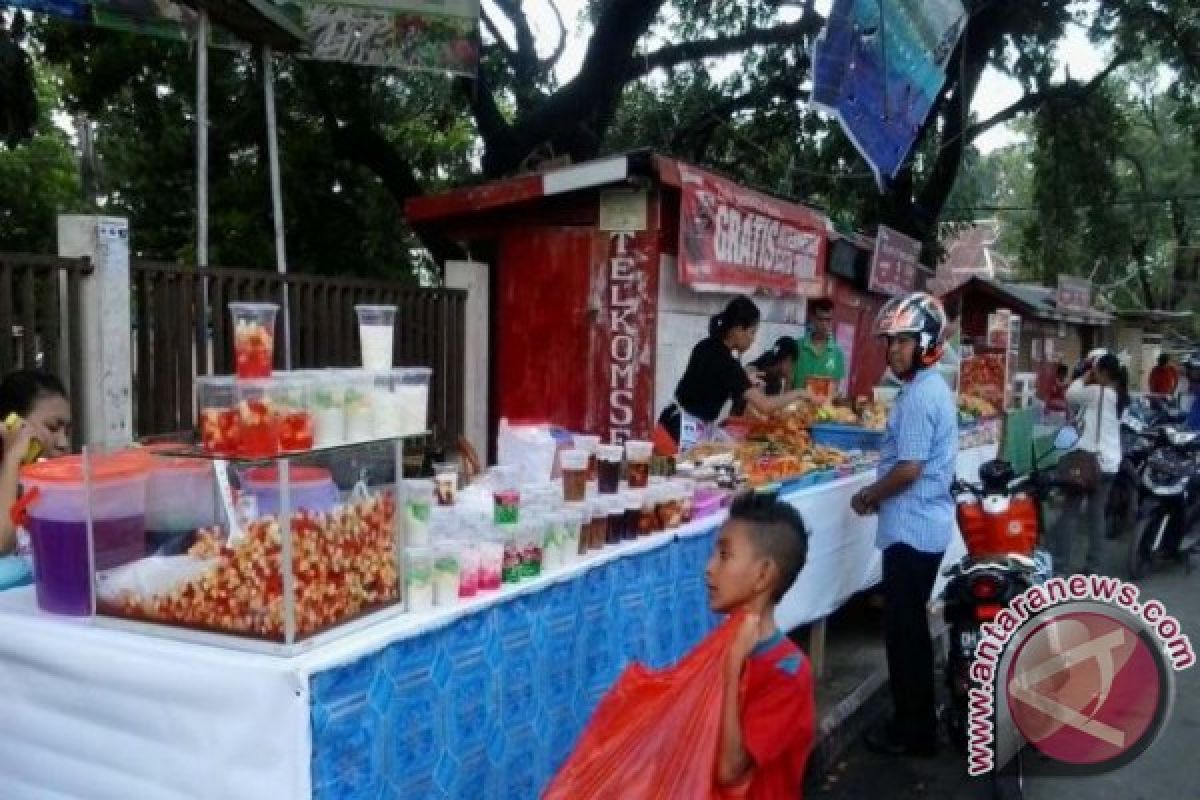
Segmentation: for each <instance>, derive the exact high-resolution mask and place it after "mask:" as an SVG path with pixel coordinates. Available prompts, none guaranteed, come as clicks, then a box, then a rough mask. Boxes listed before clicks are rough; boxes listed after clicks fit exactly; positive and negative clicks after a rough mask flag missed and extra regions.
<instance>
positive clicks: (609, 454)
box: [596, 444, 625, 494]
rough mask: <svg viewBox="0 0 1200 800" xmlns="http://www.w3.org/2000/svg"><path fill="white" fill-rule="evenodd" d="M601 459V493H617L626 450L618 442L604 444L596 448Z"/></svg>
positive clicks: (599, 467) (599, 466)
mask: <svg viewBox="0 0 1200 800" xmlns="http://www.w3.org/2000/svg"><path fill="white" fill-rule="evenodd" d="M596 456H597V458H598V460H599V464H598V469H599V481H600V485H599V490H600V494H616V493H617V487H618V485H619V484H620V482H621V461H622V459H624V457H625V450H624V448H622V447H621V446H620V445H618V444H602V445H600V446H599V447H598V448H596Z"/></svg>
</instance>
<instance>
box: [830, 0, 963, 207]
mask: <svg viewBox="0 0 1200 800" xmlns="http://www.w3.org/2000/svg"><path fill="white" fill-rule="evenodd" d="M966 24H967V12H966V10H965V9H964V8H963V5H962V2H961V0H922V1H921V2H920V3H913V2H906V1H905V0H834V4H833V9H832V11H831V12H830V14H829V18H828V21H827V22H826V25H825V30H824V31H822V33H821V36H820V37H819V38H818V40H817V45H816V54H815V58H814V59H813V93H812V98H813V103H814V104H815V105H816V106H818V107H819V108H821V109H823V110H825V111H828V112H829V113H831V114H833V115H834V116H836V117H837V118H838V120H839V121H840V122H841V124H842V129H843V130H845V132H846V135H847V136H849V137H850V139H851V141H853V142H854V146H855V147H857V148H858V151H859V152H860V153H862V156H863V158H865V159H866V160H867V163H868V164H870V166H871V169H872V171H873V172H874V173H875V180H876V182H877V183H878V184H879V187H880V190H881V191H882V190H883V189H884V188H885V187H886V185H887V182H888V181H889V180H890V179H891V178H893V177H894V176H895V174H896V172H897V171H898V170H899V169H900V167H901V165H902V164H903V163H904V161H905V159H906V158H907V157H908V154H909V151H910V150H912V147H913V145H914V144H915V143H916V140H917V135H918V134H919V133H920V131H921V128H922V126H923V125H924V124H925V120H926V118H927V117H928V116H929V112H930V110H931V109H932V108H933V105H934V102H935V101H936V100H937V95H938V92H940V91H941V89H942V86H943V85H945V82H946V66H947V61H948V60H949V58H950V54H951V53H952V52H953V51H954V48H955V46H956V45H957V44H958V40H959V38H960V37H961V36H962V32H963V30H964V28H965V27H966Z"/></svg>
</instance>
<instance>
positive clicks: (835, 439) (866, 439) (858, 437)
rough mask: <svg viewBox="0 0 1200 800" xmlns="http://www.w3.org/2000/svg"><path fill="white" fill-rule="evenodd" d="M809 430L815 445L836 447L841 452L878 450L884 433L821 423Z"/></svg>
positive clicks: (850, 426)
mask: <svg viewBox="0 0 1200 800" xmlns="http://www.w3.org/2000/svg"><path fill="white" fill-rule="evenodd" d="M808 430H809V433H810V434H811V435H812V440H813V443H814V444H821V445H825V446H827V447H836V448H837V449H839V450H847V451H849V450H878V449H879V445H880V442H881V441H882V440H883V431H876V430H871V429H870V428H861V427H859V426H857V425H839V424H837V423H833V422H821V423H817V424H815V425H812V426H811V427H810V428H809V429H808Z"/></svg>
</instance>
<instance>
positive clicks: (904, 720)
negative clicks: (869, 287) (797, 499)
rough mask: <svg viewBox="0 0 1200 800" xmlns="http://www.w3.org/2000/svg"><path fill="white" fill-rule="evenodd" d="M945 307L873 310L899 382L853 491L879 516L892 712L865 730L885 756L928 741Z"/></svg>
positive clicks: (931, 737)
mask: <svg viewBox="0 0 1200 800" xmlns="http://www.w3.org/2000/svg"><path fill="white" fill-rule="evenodd" d="M946 328H947V320H946V312H945V311H944V310H943V309H942V304H941V303H940V302H938V300H937V299H936V298H934V297H933V296H931V295H928V294H924V293H919V292H918V293H915V294H910V295H907V296H905V297H898V298H896V299H894V300H892V301H891V302H889V303H888V304H887V305H886V306H884V308H883V310H881V311H880V312H879V316H878V317H877V318H876V321H875V333H876V334H877V335H879V336H883V337H886V339H887V359H888V366H890V367H891V369H892V372H893V373H895V375H896V376H897V377H898V378H899V379H900V380H901V381H902V384H903V385H902V388H901V390H900V394H899V395H898V396H897V397H896V402H895V404H894V405H893V406H892V411H891V414H890V415H889V417H888V422H887V428H886V430H885V432H884V437H883V443H882V446H881V449H880V461H879V479H878V480H877V481H876V482H875V483H873V484H871V485H870V486H868V487H866V488H865V489H863V490H862V491H860V492H859V493H858V494H856V495H855V496H854V499H853V508H854V510H855V512H857V513H858V514H872V513H876V512H877V513H878V514H879V528H878V533H877V534H876V544H877V546H878V547H879V549H880V550H882V551H883V596H884V642H885V645H886V648H887V660H888V674H889V677H890V681H891V691H892V703H893V705H894V707H895V716H894V717H893V718H892V719H891V720H890V721H889V722H888V723H887V724H886V725H884V726H883V727H882V728H880V729H879V730H876V731H873V732H872V733H870V734H868V736H867V745H868V746H869V747H871V749H873V750H875V751H877V752H882V753H886V754H889V755H922V756H927V755H933V754H934V753H935V752H936V749H937V712H936V707H935V704H934V674H933V642H932V640H931V638H930V635H929V622H928V617H927V614H926V610H925V609H926V604H927V603H928V601H929V595H930V593H931V592H932V591H933V584H934V581H935V580H936V578H937V571H938V567H939V566H940V565H941V562H942V556H943V554H944V553H945V551H946V547H947V545H948V544H949V543H950V536H951V534H952V533H953V531H954V499H953V497H952V496H951V492H950V484H951V482H952V481H953V480H954V463H955V460H956V458H957V456H958V414H957V411H956V409H955V403H954V397H953V395H952V394H951V392H950V387H949V385H948V384H947V383H946V381H945V380H944V379H943V378H942V376H941V375H940V374H939V373H938V371H937V370H936V369H931V367H933V366H934V365H935V364H937V362H938V360H939V359H940V358H941V355H942V347H943V341H944V338H945V335H946Z"/></svg>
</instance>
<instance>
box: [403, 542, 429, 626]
mask: <svg viewBox="0 0 1200 800" xmlns="http://www.w3.org/2000/svg"><path fill="white" fill-rule="evenodd" d="M405 556H406V558H407V561H408V570H407V572H406V573H405V586H406V587H407V588H408V610H409V611H412V612H418V613H419V612H422V611H429V610H430V609H432V608H433V602H434V593H435V590H434V578H433V550H431V549H429V548H428V547H410V548H408V550H407V551H405Z"/></svg>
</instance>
